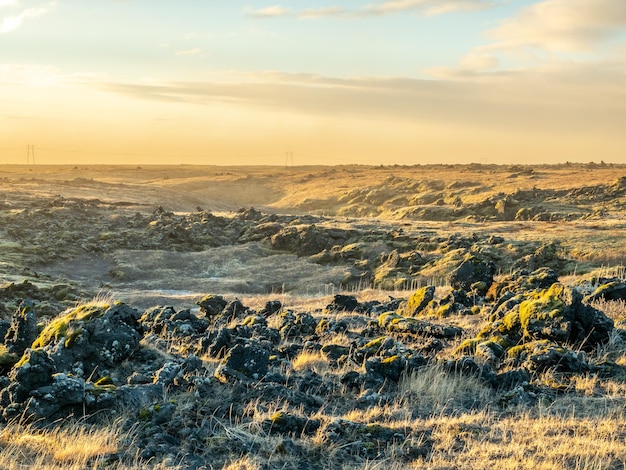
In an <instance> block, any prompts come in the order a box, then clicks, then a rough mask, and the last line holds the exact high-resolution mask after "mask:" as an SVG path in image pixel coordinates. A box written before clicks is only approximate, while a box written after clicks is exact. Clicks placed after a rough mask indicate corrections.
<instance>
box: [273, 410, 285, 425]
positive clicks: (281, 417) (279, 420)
mask: <svg viewBox="0 0 626 470" xmlns="http://www.w3.org/2000/svg"><path fill="white" fill-rule="evenodd" d="M270 421H271V422H272V423H273V424H276V425H279V426H280V425H283V424H285V423H286V422H287V413H285V412H284V411H277V412H275V413H274V414H273V415H272V416H271V417H270Z"/></svg>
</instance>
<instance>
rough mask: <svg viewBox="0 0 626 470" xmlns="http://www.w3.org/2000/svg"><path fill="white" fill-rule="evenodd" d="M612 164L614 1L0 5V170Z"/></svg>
mask: <svg viewBox="0 0 626 470" xmlns="http://www.w3.org/2000/svg"><path fill="white" fill-rule="evenodd" d="M29 145H35V155H36V161H37V163H40V164H45V163H50V164H52V163H71V164H76V163H126V164H149V163H172V164H179V163H190V164H284V163H285V154H286V152H292V153H293V156H294V163H295V164H335V163H366V164H392V163H401V164H414V163H462V162H479V163H491V162H495V163H511V162H515V163H546V162H565V161H583V162H588V161H597V162H599V161H601V160H603V161H605V162H616V163H626V1H624V0H540V1H536V0H535V1H530V0H518V1H505V0H387V1H384V0H370V1H369V2H367V1H358V0H346V1H342V2H334V1H332V0H324V1H319V0H316V1H313V0H309V1H304V0H301V1H290V2H283V4H276V3H266V2H264V1H262V0H250V1H246V2H240V1H228V2H205V1H200V0H188V1H186V2H185V3H184V5H183V4H182V3H181V2H178V3H175V2H172V1H169V0H168V1H162V2H161V1H159V2H155V1H148V0H102V1H98V2H97V3H96V2H84V1H81V0H58V1H39V0H0V163H25V162H26V156H27V147H28V146H29Z"/></svg>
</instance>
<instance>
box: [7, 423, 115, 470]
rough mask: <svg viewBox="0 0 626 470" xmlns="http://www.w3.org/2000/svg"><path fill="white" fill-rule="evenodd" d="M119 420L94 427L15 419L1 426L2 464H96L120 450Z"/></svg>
mask: <svg viewBox="0 0 626 470" xmlns="http://www.w3.org/2000/svg"><path fill="white" fill-rule="evenodd" d="M122 434H123V432H122V430H121V425H120V423H118V422H116V423H113V424H112V425H110V426H105V427H95V426H88V425H85V424H80V423H73V424H71V425H63V426H60V427H56V428H53V429H38V428H37V427H35V426H33V425H24V424H20V423H13V424H8V425H6V426H5V427H4V428H3V429H2V430H0V468H2V469H3V470H18V469H26V468H37V469H50V470H57V469H58V470H74V469H76V470H78V469H87V468H97V466H98V465H99V464H100V463H102V461H103V460H105V459H106V458H107V457H108V456H111V455H112V454H115V453H116V452H118V450H119V442H120V438H121V435H122Z"/></svg>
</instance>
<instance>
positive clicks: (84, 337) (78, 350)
mask: <svg viewBox="0 0 626 470" xmlns="http://www.w3.org/2000/svg"><path fill="white" fill-rule="evenodd" d="M138 320H139V313H138V311H137V310H135V309H133V308H131V307H129V306H127V305H125V304H122V303H116V304H114V305H112V306H109V305H108V304H85V305H82V306H80V307H77V308H75V309H70V310H68V311H67V312H65V313H64V314H62V315H61V316H60V317H58V318H56V319H55V320H53V321H52V322H51V323H50V324H49V325H48V326H46V328H44V330H43V331H42V332H41V334H40V335H39V337H38V338H37V339H36V340H35V341H34V342H33V348H43V349H44V350H45V351H46V352H47V353H48V354H49V356H50V357H51V358H52V359H53V360H54V363H55V364H56V367H57V369H58V371H59V372H64V373H72V374H74V375H76V376H78V377H83V376H84V377H89V376H93V374H94V373H95V374H96V375H95V377H96V378H97V377H99V376H100V374H101V373H102V372H103V370H104V369H107V368H109V367H112V366H115V365H117V364H119V363H121V362H122V361H123V360H124V359H127V358H129V357H130V356H131V355H132V354H133V353H134V352H135V351H136V349H137V348H138V347H139V340H140V339H141V336H142V328H141V325H140V324H139V322H138Z"/></svg>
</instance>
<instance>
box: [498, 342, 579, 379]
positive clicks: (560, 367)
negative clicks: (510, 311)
mask: <svg viewBox="0 0 626 470" xmlns="http://www.w3.org/2000/svg"><path fill="white" fill-rule="evenodd" d="M507 360H508V361H509V362H510V363H512V364H514V365H517V366H523V367H524V368H525V369H527V370H529V371H532V372H543V371H546V370H554V371H557V372H585V371H588V370H589V365H588V364H587V362H586V361H585V359H584V355H583V354H581V353H577V352H575V351H573V350H571V349H570V348H568V347H566V346H563V345H559V344H557V343H555V342H553V341H549V340H545V339H544V340H537V341H531V342H529V343H524V344H522V345H519V346H514V347H512V348H510V349H509V350H508V351H507Z"/></svg>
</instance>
